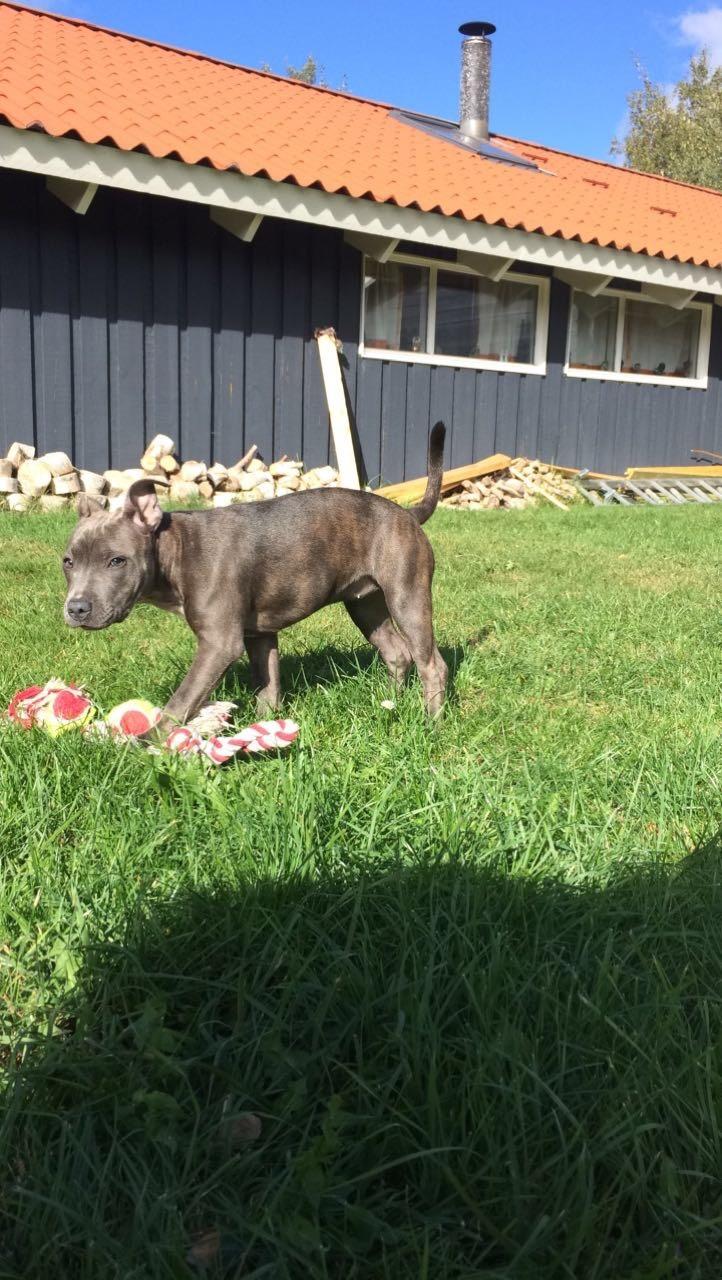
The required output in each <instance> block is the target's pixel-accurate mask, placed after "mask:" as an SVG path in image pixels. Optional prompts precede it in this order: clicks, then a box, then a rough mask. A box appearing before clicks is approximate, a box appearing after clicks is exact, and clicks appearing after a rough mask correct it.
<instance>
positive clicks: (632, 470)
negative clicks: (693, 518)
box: [624, 463, 722, 480]
mask: <svg viewBox="0 0 722 1280" xmlns="http://www.w3.org/2000/svg"><path fill="white" fill-rule="evenodd" d="M624 474H625V476H628V477H629V479H630V480H638V479H646V478H650V477H651V478H654V476H680V478H684V476H716V477H717V479H718V480H720V479H722V467H705V466H703V465H701V464H700V463H698V464H697V465H696V466H691V467H627V470H626V471H625V473H624Z"/></svg>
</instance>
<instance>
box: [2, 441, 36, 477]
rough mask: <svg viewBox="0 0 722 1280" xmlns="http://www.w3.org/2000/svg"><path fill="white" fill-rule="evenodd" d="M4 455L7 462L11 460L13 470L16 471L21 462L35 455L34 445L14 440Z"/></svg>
mask: <svg viewBox="0 0 722 1280" xmlns="http://www.w3.org/2000/svg"><path fill="white" fill-rule="evenodd" d="M6 457H7V460H8V462H12V464H13V466H14V468H15V470H16V471H17V469H18V467H20V466H21V465H22V463H23V462H27V461H28V460H29V459H30V458H34V457H35V445H34V444H20V443H19V442H18V441H17V440H16V441H15V442H14V443H13V444H11V445H10V448H9V449H8V451H7V455H6Z"/></svg>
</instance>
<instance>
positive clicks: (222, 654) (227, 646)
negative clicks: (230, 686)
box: [156, 632, 244, 734]
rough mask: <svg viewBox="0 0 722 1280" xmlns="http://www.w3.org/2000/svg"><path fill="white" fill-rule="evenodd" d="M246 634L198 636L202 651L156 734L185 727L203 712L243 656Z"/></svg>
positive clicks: (179, 687) (170, 702) (180, 686)
mask: <svg viewBox="0 0 722 1280" xmlns="http://www.w3.org/2000/svg"><path fill="white" fill-rule="evenodd" d="M243 648H244V646H243V633H242V632H241V633H240V634H238V635H237V636H236V637H233V638H232V637H231V636H228V635H225V636H223V637H222V638H221V637H218V636H214V637H213V638H209V637H207V636H199V637H198V650H197V652H196V656H195V658H194V659H193V662H192V663H191V666H190V670H189V671H188V674H187V676H186V677H185V679H184V680H183V681H182V682H181V684H180V685H179V686H178V688H177V689H176V691H175V693H174V694H173V697H172V698H171V699H170V701H169V702H168V703H167V705H166V706H165V708H164V710H163V716H162V718H161V721H160V724H159V725H158V727H157V730H156V732H158V733H160V734H163V733H167V732H168V731H169V730H170V729H171V728H172V727H173V725H174V724H185V723H186V721H187V720H190V719H191V718H192V717H193V716H194V715H196V713H197V712H198V711H200V709H201V707H202V706H203V704H204V702H205V701H206V699H207V698H208V695H209V694H210V693H212V692H213V690H214V689H215V687H216V685H217V684H218V682H219V680H220V679H221V677H222V676H223V675H224V674H225V672H226V671H227V670H228V668H229V667H230V666H231V665H232V664H233V663H234V662H237V661H238V659H239V658H240V657H241V655H242V653H243Z"/></svg>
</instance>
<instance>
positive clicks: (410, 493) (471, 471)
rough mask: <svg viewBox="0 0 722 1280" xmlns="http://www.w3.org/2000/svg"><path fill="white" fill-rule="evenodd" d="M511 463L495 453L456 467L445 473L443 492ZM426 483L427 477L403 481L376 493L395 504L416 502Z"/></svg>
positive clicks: (507, 458)
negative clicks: (463, 481)
mask: <svg viewBox="0 0 722 1280" xmlns="http://www.w3.org/2000/svg"><path fill="white" fill-rule="evenodd" d="M510 462H511V458H510V457H509V455H508V454H506V453H494V454H492V455H491V456H490V457H489V458H482V459H481V460H480V461H479V462H470V463H469V464H468V466H465V467H454V468H453V469H452V470H451V471H445V472H444V475H443V479H442V481H441V492H442V493H447V492H448V490H449V489H454V488H456V486H457V484H461V482H462V480H478V479H479V478H480V477H481V476H488V475H491V473H492V472H493V471H503V470H504V468H505V467H508V466H509V463H510ZM426 481H427V477H426V476H419V477H418V479H417V480H403V481H402V482H401V483H400V484H387V485H384V487H383V488H382V489H376V490H375V492H376V493H377V494H378V495H379V497H381V498H391V499H392V500H393V501H395V502H414V501H415V500H416V499H417V498H422V497H423V496H424V491H425V489H426Z"/></svg>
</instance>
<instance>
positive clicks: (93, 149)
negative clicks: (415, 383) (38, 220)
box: [0, 125, 722, 296]
mask: <svg viewBox="0 0 722 1280" xmlns="http://www.w3.org/2000/svg"><path fill="white" fill-rule="evenodd" d="M0 168H5V169H16V170H21V171H24V172H28V173H36V174H41V175H44V176H45V177H55V178H63V179H67V180H69V181H76V182H79V183H82V184H88V183H95V184H97V185H98V186H99V187H113V188H118V189H121V190H126V191H136V192H139V193H143V194H146V195H153V196H159V197H162V198H166V199H175V200H184V201H188V202H190V203H193V204H203V205H207V206H209V207H210V208H219V209H229V210H237V211H239V212H242V213H248V214H253V215H260V216H262V217H270V218H282V219H286V220H289V221H292V222H305V223H313V224H315V225H320V226H326V227H334V228H337V229H338V230H341V231H352V232H355V233H366V234H368V235H372V236H381V237H386V238H388V239H396V240H409V241H415V242H417V243H419V244H426V245H429V246H436V247H441V248H446V249H456V250H460V251H462V252H464V253H479V254H485V255H491V256H492V257H499V258H506V259H510V258H511V259H514V260H516V261H520V262H525V263H535V264H537V265H543V266H547V267H550V268H561V269H564V270H566V271H574V270H576V271H579V272H585V273H591V274H597V275H600V276H613V277H618V278H620V279H623V280H637V281H639V282H641V283H647V284H655V285H660V286H663V285H666V286H668V287H670V288H673V289H686V290H694V291H695V292H700V293H710V294H715V295H718V296H722V268H721V267H711V266H707V265H697V264H694V263H688V262H686V263H685V262H680V261H678V260H670V259H668V258H662V257H654V256H652V255H649V254H645V253H635V252H632V251H630V250H628V249H619V248H616V247H615V246H614V245H606V246H605V245H600V244H592V243H585V242H582V241H581V240H579V239H564V238H563V237H562V236H560V235H544V234H541V233H539V232H528V231H524V230H522V229H520V228H519V227H508V226H505V225H503V224H501V223H496V224H494V225H492V224H489V223H485V222H480V221H467V220H465V219H463V218H461V217H449V216H447V215H445V214H442V213H438V212H430V211H429V212H426V211H423V210H420V209H415V208H410V207H402V206H400V205H396V204H392V203H390V202H385V203H380V202H378V201H374V200H371V199H368V198H358V197H355V196H350V195H344V194H340V193H336V192H328V191H326V190H324V189H322V188H320V187H318V186H315V187H303V186H300V185H298V184H295V183H293V182H289V181H286V182H277V181H273V180H271V179H270V178H266V177H259V176H248V175H245V174H242V173H240V172H238V171H236V170H220V169H217V168H214V167H213V166H212V165H210V164H208V163H205V164H204V163H199V164H187V163H184V162H183V161H180V160H175V159H170V158H168V157H157V156H153V155H150V154H149V153H147V152H140V151H122V150H120V149H118V148H116V147H112V146H106V145H102V144H93V143H87V142H83V141H80V140H78V139H75V138H68V137H63V138H58V137H53V136H52V135H50V134H48V133H44V132H41V131H39V130H38V129H37V128H35V129H33V130H28V129H20V128H15V127H13V126H11V125H0Z"/></svg>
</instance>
